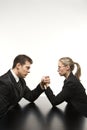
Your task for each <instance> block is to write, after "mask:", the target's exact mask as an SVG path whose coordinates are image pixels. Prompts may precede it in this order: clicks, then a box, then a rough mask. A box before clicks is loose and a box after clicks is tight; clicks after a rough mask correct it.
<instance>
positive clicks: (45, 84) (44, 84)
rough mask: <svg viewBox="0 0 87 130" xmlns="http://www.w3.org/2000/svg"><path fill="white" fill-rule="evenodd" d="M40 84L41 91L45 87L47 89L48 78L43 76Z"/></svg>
mask: <svg viewBox="0 0 87 130" xmlns="http://www.w3.org/2000/svg"><path fill="white" fill-rule="evenodd" d="M40 84H41V86H42V88H43V89H46V88H47V87H49V84H50V77H49V76H43V77H42V79H41V83H40Z"/></svg>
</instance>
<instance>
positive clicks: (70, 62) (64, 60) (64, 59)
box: [59, 57, 81, 80]
mask: <svg viewBox="0 0 87 130" xmlns="http://www.w3.org/2000/svg"><path fill="white" fill-rule="evenodd" d="M59 61H60V62H62V64H63V65H64V66H67V65H69V66H70V71H71V72H72V71H73V70H74V68H75V65H76V66H77V70H76V73H75V76H76V77H77V78H78V79H79V80H80V76H81V67H80V65H79V64H78V63H77V62H74V61H73V60H72V59H71V58H70V57H62V58H60V59H59Z"/></svg>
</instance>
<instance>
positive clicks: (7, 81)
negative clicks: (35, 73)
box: [0, 55, 43, 116]
mask: <svg viewBox="0 0 87 130" xmlns="http://www.w3.org/2000/svg"><path fill="white" fill-rule="evenodd" d="M32 63H33V61H32V59H31V58H30V57H28V56H26V55H18V56H17V57H16V58H15V59H14V62H13V67H12V69H10V70H9V71H8V72H7V73H5V74H4V75H2V76H1V77H0V116H2V115H3V114H5V113H7V112H8V111H9V109H11V108H12V107H13V106H15V105H16V104H17V103H18V102H19V101H20V100H21V99H22V97H24V98H25V99H27V100H28V101H30V102H34V101H35V100H36V99H37V98H38V97H39V96H40V94H41V93H42V92H43V89H42V88H41V85H40V84H39V85H38V86H37V87H36V88H35V89H34V90H30V89H29V88H28V87H27V86H26V82H25V80H24V78H25V77H26V76H27V74H28V73H30V67H31V64H32Z"/></svg>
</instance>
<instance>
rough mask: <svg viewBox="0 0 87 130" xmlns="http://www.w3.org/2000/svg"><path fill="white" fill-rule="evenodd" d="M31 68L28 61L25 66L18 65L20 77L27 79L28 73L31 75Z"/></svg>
mask: <svg viewBox="0 0 87 130" xmlns="http://www.w3.org/2000/svg"><path fill="white" fill-rule="evenodd" d="M30 67H31V63H30V62H28V61H26V62H25V64H24V65H21V64H20V63H18V65H17V71H18V77H21V78H25V77H26V76H27V75H28V73H30Z"/></svg>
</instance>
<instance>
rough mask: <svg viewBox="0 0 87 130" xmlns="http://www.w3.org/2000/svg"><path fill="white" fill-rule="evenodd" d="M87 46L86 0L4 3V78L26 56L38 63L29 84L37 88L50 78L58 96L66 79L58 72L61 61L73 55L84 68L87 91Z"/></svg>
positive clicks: (0, 40) (0, 41)
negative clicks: (62, 58) (59, 60)
mask: <svg viewBox="0 0 87 130" xmlns="http://www.w3.org/2000/svg"><path fill="white" fill-rule="evenodd" d="M86 44H87V1H86V0H61V1H60V0H0V75H2V74H3V73H5V72H6V71H8V69H10V68H11V67H12V63H13V60H14V58H15V56H16V55H18V54H26V55H28V56H30V57H31V58H32V59H33V61H34V63H33V65H32V66H31V70H30V71H31V73H30V74H29V75H28V76H27V77H26V79H25V80H26V82H27V85H28V86H29V87H30V88H31V89H33V88H35V87H36V85H37V84H38V83H39V82H40V80H41V77H42V76H43V75H49V76H50V78H51V85H50V86H51V88H52V89H53V91H54V93H55V94H57V93H58V92H59V91H60V90H61V88H62V85H63V80H64V78H63V77H60V76H59V75H58V73H57V66H58V59H59V58H61V57H63V56H69V57H71V58H72V59H73V60H74V61H75V62H78V63H79V64H80V65H81V68H82V76H81V82H82V83H83V85H84V87H85V88H86V89H87V54H86V52H87V47H86ZM42 95H44V94H42Z"/></svg>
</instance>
